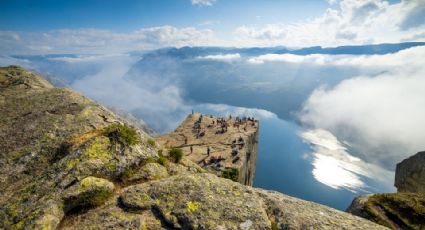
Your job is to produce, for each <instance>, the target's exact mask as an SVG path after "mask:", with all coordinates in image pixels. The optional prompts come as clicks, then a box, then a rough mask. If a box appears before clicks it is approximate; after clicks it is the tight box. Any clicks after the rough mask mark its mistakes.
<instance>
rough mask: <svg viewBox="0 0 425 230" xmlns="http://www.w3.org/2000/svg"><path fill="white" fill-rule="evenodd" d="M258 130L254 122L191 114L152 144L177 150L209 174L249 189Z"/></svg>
mask: <svg viewBox="0 0 425 230" xmlns="http://www.w3.org/2000/svg"><path fill="white" fill-rule="evenodd" d="M258 130H259V121H258V120H255V119H254V118H247V117H231V116H230V117H226V118H222V117H214V116H211V115H205V114H200V113H193V114H190V115H189V116H188V117H187V118H186V119H185V120H184V121H183V122H182V124H181V125H180V126H179V127H178V128H177V129H176V130H175V131H174V132H171V133H169V134H166V135H162V136H159V137H157V138H156V140H157V142H158V143H159V144H161V145H163V146H165V147H168V148H171V147H177V148H181V149H182V150H183V152H184V155H185V157H186V158H188V159H190V160H192V161H193V162H195V163H197V164H198V165H199V166H200V167H203V168H204V169H205V170H207V171H209V172H212V173H215V174H216V175H218V176H222V177H226V178H229V179H233V180H234V181H237V182H240V183H241V184H245V185H252V183H253V180H254V175H255V163H256V159H257V144H258Z"/></svg>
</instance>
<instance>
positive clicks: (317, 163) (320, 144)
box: [301, 129, 393, 192]
mask: <svg viewBox="0 0 425 230" xmlns="http://www.w3.org/2000/svg"><path fill="white" fill-rule="evenodd" d="M301 137H302V138H303V139H304V140H305V141H306V142H307V143H309V144H311V145H312V148H313V150H314V151H313V152H312V153H311V158H312V164H313V171H312V173H313V176H314V178H315V179H316V180H317V181H319V182H321V183H323V184H325V185H327V186H330V187H332V188H335V189H341V188H345V189H347V190H350V191H352V192H357V191H364V192H368V190H369V189H370V186H366V184H365V183H364V181H363V180H364V178H365V177H368V178H372V179H375V180H381V181H389V180H390V178H392V175H393V173H392V172H390V171H388V170H385V169H383V168H381V167H379V166H377V165H373V164H369V163H366V162H364V161H363V160H362V159H360V158H357V157H354V156H352V155H351V154H350V153H348V152H347V148H346V147H345V146H344V145H343V144H341V142H339V141H338V139H337V138H336V137H335V136H334V135H333V134H332V133H330V132H328V131H326V130H322V129H316V130H307V131H304V132H303V133H302V134H301Z"/></svg>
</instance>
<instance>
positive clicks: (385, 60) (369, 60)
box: [248, 47, 425, 70]
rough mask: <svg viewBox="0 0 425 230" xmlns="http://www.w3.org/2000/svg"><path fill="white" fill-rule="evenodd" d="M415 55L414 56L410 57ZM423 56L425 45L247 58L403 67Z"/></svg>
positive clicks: (258, 62)
mask: <svg viewBox="0 0 425 230" xmlns="http://www.w3.org/2000/svg"><path fill="white" fill-rule="evenodd" d="M412 57H415V58H412ZM424 58H425V47H414V48H410V49H405V50H402V51H399V52H398V53H396V54H385V55H328V54H310V55H295V54H264V55H260V56H257V57H252V58H250V59H248V62H249V63H251V64H263V63H265V62H287V63H305V64H313V65H327V66H329V65H332V66H356V67H375V68H376V67H383V70H385V69H384V68H388V67H395V66H398V67H403V66H404V65H405V64H407V63H406V60H407V59H410V61H409V63H408V64H409V66H412V65H415V66H418V65H421V63H422V62H423V59H424Z"/></svg>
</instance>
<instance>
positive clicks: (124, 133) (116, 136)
mask: <svg viewBox="0 0 425 230" xmlns="http://www.w3.org/2000/svg"><path fill="white" fill-rule="evenodd" d="M103 134H104V135H105V136H107V137H108V138H109V139H110V140H111V142H119V143H121V144H124V145H126V146H130V145H135V144H139V143H140V137H139V135H138V134H137V131H136V129H134V128H132V127H129V126H127V125H122V124H117V123H115V124H112V125H109V126H108V127H106V128H105V130H104V132H103Z"/></svg>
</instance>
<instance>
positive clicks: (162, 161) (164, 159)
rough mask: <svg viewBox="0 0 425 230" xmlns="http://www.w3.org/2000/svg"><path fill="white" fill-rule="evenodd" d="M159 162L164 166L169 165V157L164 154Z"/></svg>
mask: <svg viewBox="0 0 425 230" xmlns="http://www.w3.org/2000/svg"><path fill="white" fill-rule="evenodd" d="M157 162H158V164H161V165H163V166H167V165H168V159H167V158H165V157H164V156H159V158H158V160H157Z"/></svg>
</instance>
